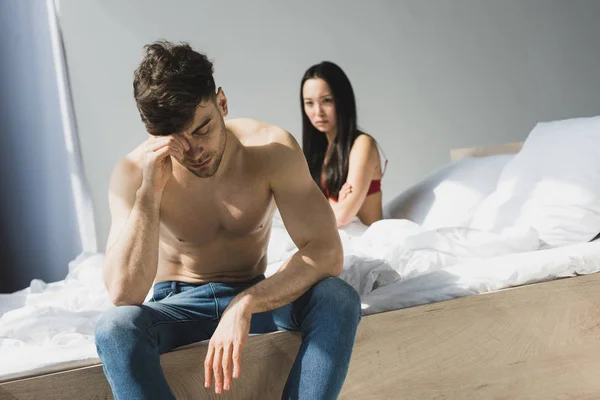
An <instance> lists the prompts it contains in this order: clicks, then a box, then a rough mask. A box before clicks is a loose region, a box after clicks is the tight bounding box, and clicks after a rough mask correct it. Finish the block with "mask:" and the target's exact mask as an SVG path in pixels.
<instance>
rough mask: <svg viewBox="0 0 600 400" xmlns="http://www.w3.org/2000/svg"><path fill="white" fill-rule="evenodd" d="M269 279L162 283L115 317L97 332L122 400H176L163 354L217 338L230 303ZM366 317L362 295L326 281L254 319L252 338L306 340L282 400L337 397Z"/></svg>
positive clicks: (103, 357)
mask: <svg viewBox="0 0 600 400" xmlns="http://www.w3.org/2000/svg"><path fill="white" fill-rule="evenodd" d="M262 279H265V277H264V276H263V275H260V276H258V277H256V278H254V279H253V280H252V281H250V282H246V283H227V284H225V283H206V284H201V285H190V284H187V283H183V282H159V283H157V284H155V285H154V296H153V298H152V300H151V301H150V302H147V303H144V304H142V305H139V306H120V307H115V308H113V309H111V310H109V311H107V312H106V313H105V314H104V315H103V317H102V318H101V319H100V321H99V322H98V324H97V326H96V348H97V349H98V354H99V356H100V359H101V360H102V363H103V364H104V373H105V375H106V377H107V378H108V382H109V383H110V386H111V388H112V391H113V395H114V397H115V399H117V400H137V399H160V400H165V399H175V396H174V395H173V393H172V392H171V389H170V388H169V385H168V384H167V381H166V379H165V377H164V375H163V371H162V369H161V366H160V357H159V355H160V354H163V353H166V352H168V351H170V350H172V349H174V348H176V347H179V346H183V345H186V344H190V343H194V342H199V341H202V340H207V339H210V337H211V336H212V334H213V333H214V331H215V329H216V328H217V324H218V323H219V319H220V317H221V315H222V314H223V312H224V311H225V309H226V308H227V306H228V305H229V302H230V301H231V300H232V299H233V298H234V297H235V296H236V295H237V294H239V293H240V292H242V291H244V290H245V289H247V288H248V287H250V286H252V285H254V284H256V283H258V282H260V281H261V280H262ZM360 317H361V309H360V299H359V296H358V294H357V293H356V291H355V290H354V289H353V288H352V287H351V286H350V285H348V284H347V283H346V282H344V281H343V280H341V279H339V278H326V279H324V280H322V281H320V282H318V283H317V284H315V285H314V286H313V287H312V288H311V289H309V290H308V291H307V292H306V293H305V294H303V295H302V296H301V297H300V298H298V299H297V300H296V301H294V302H293V303H291V304H288V305H287V306H284V307H281V308H279V309H277V310H273V311H269V312H264V313H259V314H254V315H253V316H252V321H251V327H250V333H267V332H274V331H278V330H291V331H300V332H301V334H302V345H301V346H300V349H299V350H298V355H297V356H296V360H295V362H294V365H293V366H292V370H291V372H290V375H289V376H288V379H287V382H286V384H285V388H284V392H283V396H282V398H284V399H310V400H320V399H336V398H337V396H338V395H339V393H340V391H341V389H342V385H343V383H344V379H345V378H346V373H347V372H348V364H349V363H350V356H351V354H352V347H353V345H354V337H355V335H356V329H357V327H358V322H359V321H360ZM323 349H326V350H327V351H325V352H324V351H323ZM202 361H204V360H202ZM243 370H244V366H243V365H242V373H243Z"/></svg>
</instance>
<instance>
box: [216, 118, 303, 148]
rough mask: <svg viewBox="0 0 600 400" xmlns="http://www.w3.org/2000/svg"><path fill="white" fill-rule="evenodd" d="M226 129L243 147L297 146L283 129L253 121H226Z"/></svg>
mask: <svg viewBox="0 0 600 400" xmlns="http://www.w3.org/2000/svg"><path fill="white" fill-rule="evenodd" d="M227 127H228V128H230V130H231V131H232V132H233V133H234V134H235V135H236V137H237V138H238V139H239V140H240V142H241V143H242V145H244V146H248V147H251V146H267V145H270V144H280V145H284V146H286V147H289V148H291V147H294V146H297V145H298V143H297V142H296V139H294V137H293V136H292V135H291V134H290V133H289V132H288V131H286V130H285V129H283V128H281V127H279V126H276V125H271V124H268V123H266V122H262V121H258V120H255V119H250V118H236V119H232V120H228V121H227Z"/></svg>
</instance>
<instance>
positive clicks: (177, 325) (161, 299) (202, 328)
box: [140, 282, 219, 354]
mask: <svg viewBox="0 0 600 400" xmlns="http://www.w3.org/2000/svg"><path fill="white" fill-rule="evenodd" d="M168 284H170V285H171V287H167V286H168V285H167V282H161V283H159V284H157V285H155V288H154V296H153V298H152V300H150V301H149V302H146V303H144V304H142V305H141V306H140V307H142V308H143V310H144V314H146V315H147V316H148V317H149V318H150V321H151V322H150V323H151V325H152V328H153V329H152V332H153V334H155V335H156V338H157V343H158V349H159V353H160V354H162V353H166V352H168V351H170V350H172V349H174V348H176V347H180V346H185V345H187V344H190V343H194V342H200V341H202V340H207V339H210V337H211V336H212V334H213V333H214V331H215V329H216V328H217V325H218V322H219V315H218V309H217V302H216V299H215V296H214V293H213V291H212V289H211V287H210V285H209V284H205V285H199V286H192V285H187V284H183V283H180V282H176V283H175V284H172V283H170V282H169V283H168Z"/></svg>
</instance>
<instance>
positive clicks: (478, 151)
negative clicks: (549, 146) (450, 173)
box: [450, 142, 523, 161]
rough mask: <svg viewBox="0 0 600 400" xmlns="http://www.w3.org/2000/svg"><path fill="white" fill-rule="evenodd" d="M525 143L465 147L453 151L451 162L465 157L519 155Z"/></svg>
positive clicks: (451, 151) (451, 152)
mask: <svg viewBox="0 0 600 400" xmlns="http://www.w3.org/2000/svg"><path fill="white" fill-rule="evenodd" d="M522 147H523V142H513V143H505V144H498V145H494V146H480V147H465V148H462V149H451V150H450V160H451V161H456V160H460V159H461V158H465V157H485V156H492V155H496V154H517V153H518V152H519V151H521V148H522Z"/></svg>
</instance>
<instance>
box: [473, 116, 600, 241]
mask: <svg viewBox="0 0 600 400" xmlns="http://www.w3.org/2000/svg"><path fill="white" fill-rule="evenodd" d="M599 147H600V117H593V118H577V119H570V120H564V121H554V122H545V123H539V124H537V125H536V126H535V128H534V129H533V130H532V131H531V133H530V134H529V137H528V138H527V140H526V141H525V144H524V145H523V149H522V150H521V152H520V153H519V154H517V155H516V156H515V157H514V159H513V160H512V161H511V162H510V163H509V164H508V165H507V166H506V168H505V169H504V171H502V175H501V176H500V179H499V181H498V187H497V188H496V190H495V191H494V193H492V194H491V195H490V196H489V197H488V198H487V199H486V200H485V201H484V202H483V203H482V204H481V207H480V208H479V209H478V210H477V212H476V214H475V217H474V219H473V221H472V224H471V227H472V228H476V229H483V230H501V229H503V228H506V227H510V226H522V227H532V228H534V229H536V230H537V231H538V233H539V235H540V239H541V240H542V241H544V242H546V243H547V244H548V245H550V246H560V245H566V244H571V243H581V242H587V241H589V240H591V239H592V238H593V237H594V236H596V234H597V233H598V232H600V151H599Z"/></svg>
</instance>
